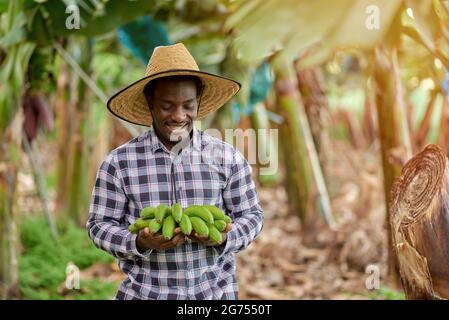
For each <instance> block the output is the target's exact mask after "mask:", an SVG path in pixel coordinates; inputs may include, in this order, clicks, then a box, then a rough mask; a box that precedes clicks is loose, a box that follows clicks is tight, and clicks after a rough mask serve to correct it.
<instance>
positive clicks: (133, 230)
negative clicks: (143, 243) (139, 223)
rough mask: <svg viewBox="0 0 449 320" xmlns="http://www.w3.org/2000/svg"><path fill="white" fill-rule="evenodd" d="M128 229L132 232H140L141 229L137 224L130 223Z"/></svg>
mask: <svg viewBox="0 0 449 320" xmlns="http://www.w3.org/2000/svg"><path fill="white" fill-rule="evenodd" d="M128 230H129V232H131V233H138V232H139V229H137V227H136V225H135V224H130V225H129V227H128Z"/></svg>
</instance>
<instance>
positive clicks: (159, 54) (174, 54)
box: [145, 43, 199, 76]
mask: <svg viewBox="0 0 449 320" xmlns="http://www.w3.org/2000/svg"><path fill="white" fill-rule="evenodd" d="M174 69H184V70H195V71H199V68H198V64H197V63H196V61H195V59H194V58H193V56H192V55H191V54H190V52H189V51H188V50H187V48H186V47H185V46H184V44H182V43H177V44H174V45H171V46H159V47H156V48H154V50H153V54H152V55H151V58H150V61H149V62H148V66H147V69H146V71H145V76H150V75H153V74H155V73H159V72H164V71H169V70H174Z"/></svg>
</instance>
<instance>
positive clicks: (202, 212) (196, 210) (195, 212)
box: [184, 206, 214, 224]
mask: <svg viewBox="0 0 449 320" xmlns="http://www.w3.org/2000/svg"><path fill="white" fill-rule="evenodd" d="M184 213H185V214H186V215H188V216H189V217H190V218H192V217H199V218H201V219H203V220H204V221H205V222H207V223H210V224H213V223H214V216H213V215H212V213H210V211H209V210H208V209H206V208H204V207H201V206H190V207H188V208H187V209H185V210H184Z"/></svg>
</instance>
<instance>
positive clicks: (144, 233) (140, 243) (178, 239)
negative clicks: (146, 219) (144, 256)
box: [137, 228, 186, 252]
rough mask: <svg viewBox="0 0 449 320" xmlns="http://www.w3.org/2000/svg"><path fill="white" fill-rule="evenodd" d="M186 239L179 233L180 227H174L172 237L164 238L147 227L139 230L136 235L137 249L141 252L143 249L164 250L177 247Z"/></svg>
mask: <svg viewBox="0 0 449 320" xmlns="http://www.w3.org/2000/svg"><path fill="white" fill-rule="evenodd" d="M185 240H186V237H185V236H184V235H183V234H182V233H181V229H180V228H176V229H175V232H174V236H173V238H171V239H170V240H166V239H165V238H164V236H163V235H161V234H153V233H151V232H150V230H149V229H148V228H144V229H142V230H140V231H139V234H138V235H137V250H139V251H141V252H143V251H145V250H149V249H154V250H165V249H170V248H174V247H177V246H178V245H180V244H182V243H183V242H184V241H185Z"/></svg>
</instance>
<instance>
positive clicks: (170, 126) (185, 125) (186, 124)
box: [165, 123, 188, 131]
mask: <svg viewBox="0 0 449 320" xmlns="http://www.w3.org/2000/svg"><path fill="white" fill-rule="evenodd" d="M187 126H188V123H185V124H182V125H178V124H176V125H170V124H167V125H165V127H166V128H168V129H169V130H170V131H176V130H183V129H185V128H186V127H187Z"/></svg>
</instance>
